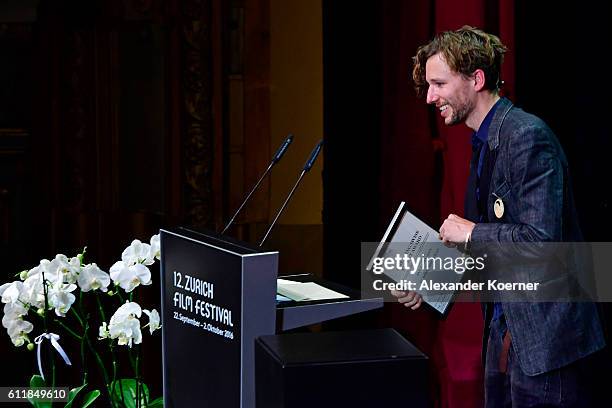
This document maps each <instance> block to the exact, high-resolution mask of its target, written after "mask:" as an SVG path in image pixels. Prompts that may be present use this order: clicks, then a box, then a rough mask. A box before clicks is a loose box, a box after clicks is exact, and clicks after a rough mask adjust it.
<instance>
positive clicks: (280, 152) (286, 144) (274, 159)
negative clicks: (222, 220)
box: [221, 133, 293, 234]
mask: <svg viewBox="0 0 612 408" xmlns="http://www.w3.org/2000/svg"><path fill="white" fill-rule="evenodd" d="M292 141H293V135H292V134H291V133H289V135H288V136H287V138H286V139H285V141H284V142H283V143H282V144H281V145H280V147H279V148H278V150H277V151H276V153H274V157H272V161H271V162H270V165H269V166H268V168H267V169H266V171H264V173H263V174H262V175H261V177H260V178H259V180H257V183H255V186H254V187H253V188H252V189H251V191H249V194H248V195H247V196H246V198H245V199H244V201H243V202H242V204H240V207H238V209H237V210H236V212H235V213H234V215H233V216H232V218H231V219H230V220H229V221H228V223H227V225H226V226H225V228H223V231H221V234H224V233H225V231H227V229H228V228H229V227H230V225H232V223H233V222H234V219H235V218H236V216H237V215H238V213H240V211H241V210H242V208H243V207H244V205H245V204H246V203H247V202H248V201H249V199H250V198H251V196H252V195H253V193H254V192H255V190H257V187H259V185H260V184H261V182H262V181H263V179H264V178H265V177H266V176H267V175H268V173H269V172H270V170H272V167H274V165H275V164H276V163H278V162H279V160H280V159H281V157H283V155H284V154H285V152H286V151H287V149H288V148H289V145H290V144H291V142H292Z"/></svg>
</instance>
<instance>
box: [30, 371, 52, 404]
mask: <svg viewBox="0 0 612 408" xmlns="http://www.w3.org/2000/svg"><path fill="white" fill-rule="evenodd" d="M45 386H46V384H45V380H43V378H42V377H41V376H40V375H33V376H32V378H30V388H31V389H36V388H41V387H45ZM28 401H30V404H32V406H34V407H36V408H51V402H42V401H36V400H34V399H33V398H28Z"/></svg>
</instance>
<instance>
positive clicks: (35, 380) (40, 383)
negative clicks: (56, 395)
mask: <svg viewBox="0 0 612 408" xmlns="http://www.w3.org/2000/svg"><path fill="white" fill-rule="evenodd" d="M45 386H46V385H45V380H43V378H42V377H41V376H40V375H38V374H35V375H33V376H32V378H30V388H38V387H45Z"/></svg>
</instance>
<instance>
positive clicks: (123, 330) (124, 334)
mask: <svg viewBox="0 0 612 408" xmlns="http://www.w3.org/2000/svg"><path fill="white" fill-rule="evenodd" d="M141 315H142V309H141V308H140V305H138V303H136V302H125V304H123V305H121V306H120V307H119V309H117V311H116V312H115V314H114V315H113V316H112V317H111V319H110V323H109V325H108V333H109V335H110V338H111V339H117V344H119V345H121V346H125V345H127V346H129V347H132V343H133V344H140V343H142V332H141V331H140V320H138V318H139V317H140V316H141ZM103 326H104V325H103ZM100 330H101V331H100V332H101V333H102V328H100Z"/></svg>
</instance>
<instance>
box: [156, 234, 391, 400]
mask: <svg viewBox="0 0 612 408" xmlns="http://www.w3.org/2000/svg"><path fill="white" fill-rule="evenodd" d="M160 235H161V291H162V296H161V297H162V302H161V310H162V338H163V340H162V341H163V374H164V406H165V407H166V408H183V407H224V408H225V407H227V408H232V407H241V408H254V407H255V378H254V377H255V367H254V364H255V359H254V348H255V339H256V338H257V337H259V336H262V335H271V334H275V332H276V329H277V327H278V329H280V330H287V329H290V328H295V327H300V326H305V325H309V324H314V323H318V322H322V321H325V320H329V319H333V318H337V317H341V316H347V315H351V314H354V313H358V312H363V311H366V310H371V309H375V308H379V307H382V305H383V300H382V298H371V299H361V298H360V296H359V294H358V293H355V292H353V291H351V290H349V289H348V288H342V287H340V286H338V285H335V286H334V287H333V288H332V289H333V290H336V291H340V292H342V293H344V294H346V295H348V296H349V298H346V299H338V300H328V301H314V302H307V303H297V302H292V303H291V304H286V305H283V306H282V307H279V309H278V310H277V306H276V278H277V272H278V252H277V251H271V252H270V251H268V252H264V251H262V250H261V248H258V247H255V246H251V245H249V244H247V243H244V242H241V241H237V240H233V239H231V238H228V237H225V236H221V235H218V234H215V233H212V232H197V231H192V230H189V229H186V228H176V229H168V230H161V232H160ZM293 279H295V280H304V279H308V275H298V276H295V277H293ZM277 314H278V324H277Z"/></svg>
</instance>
